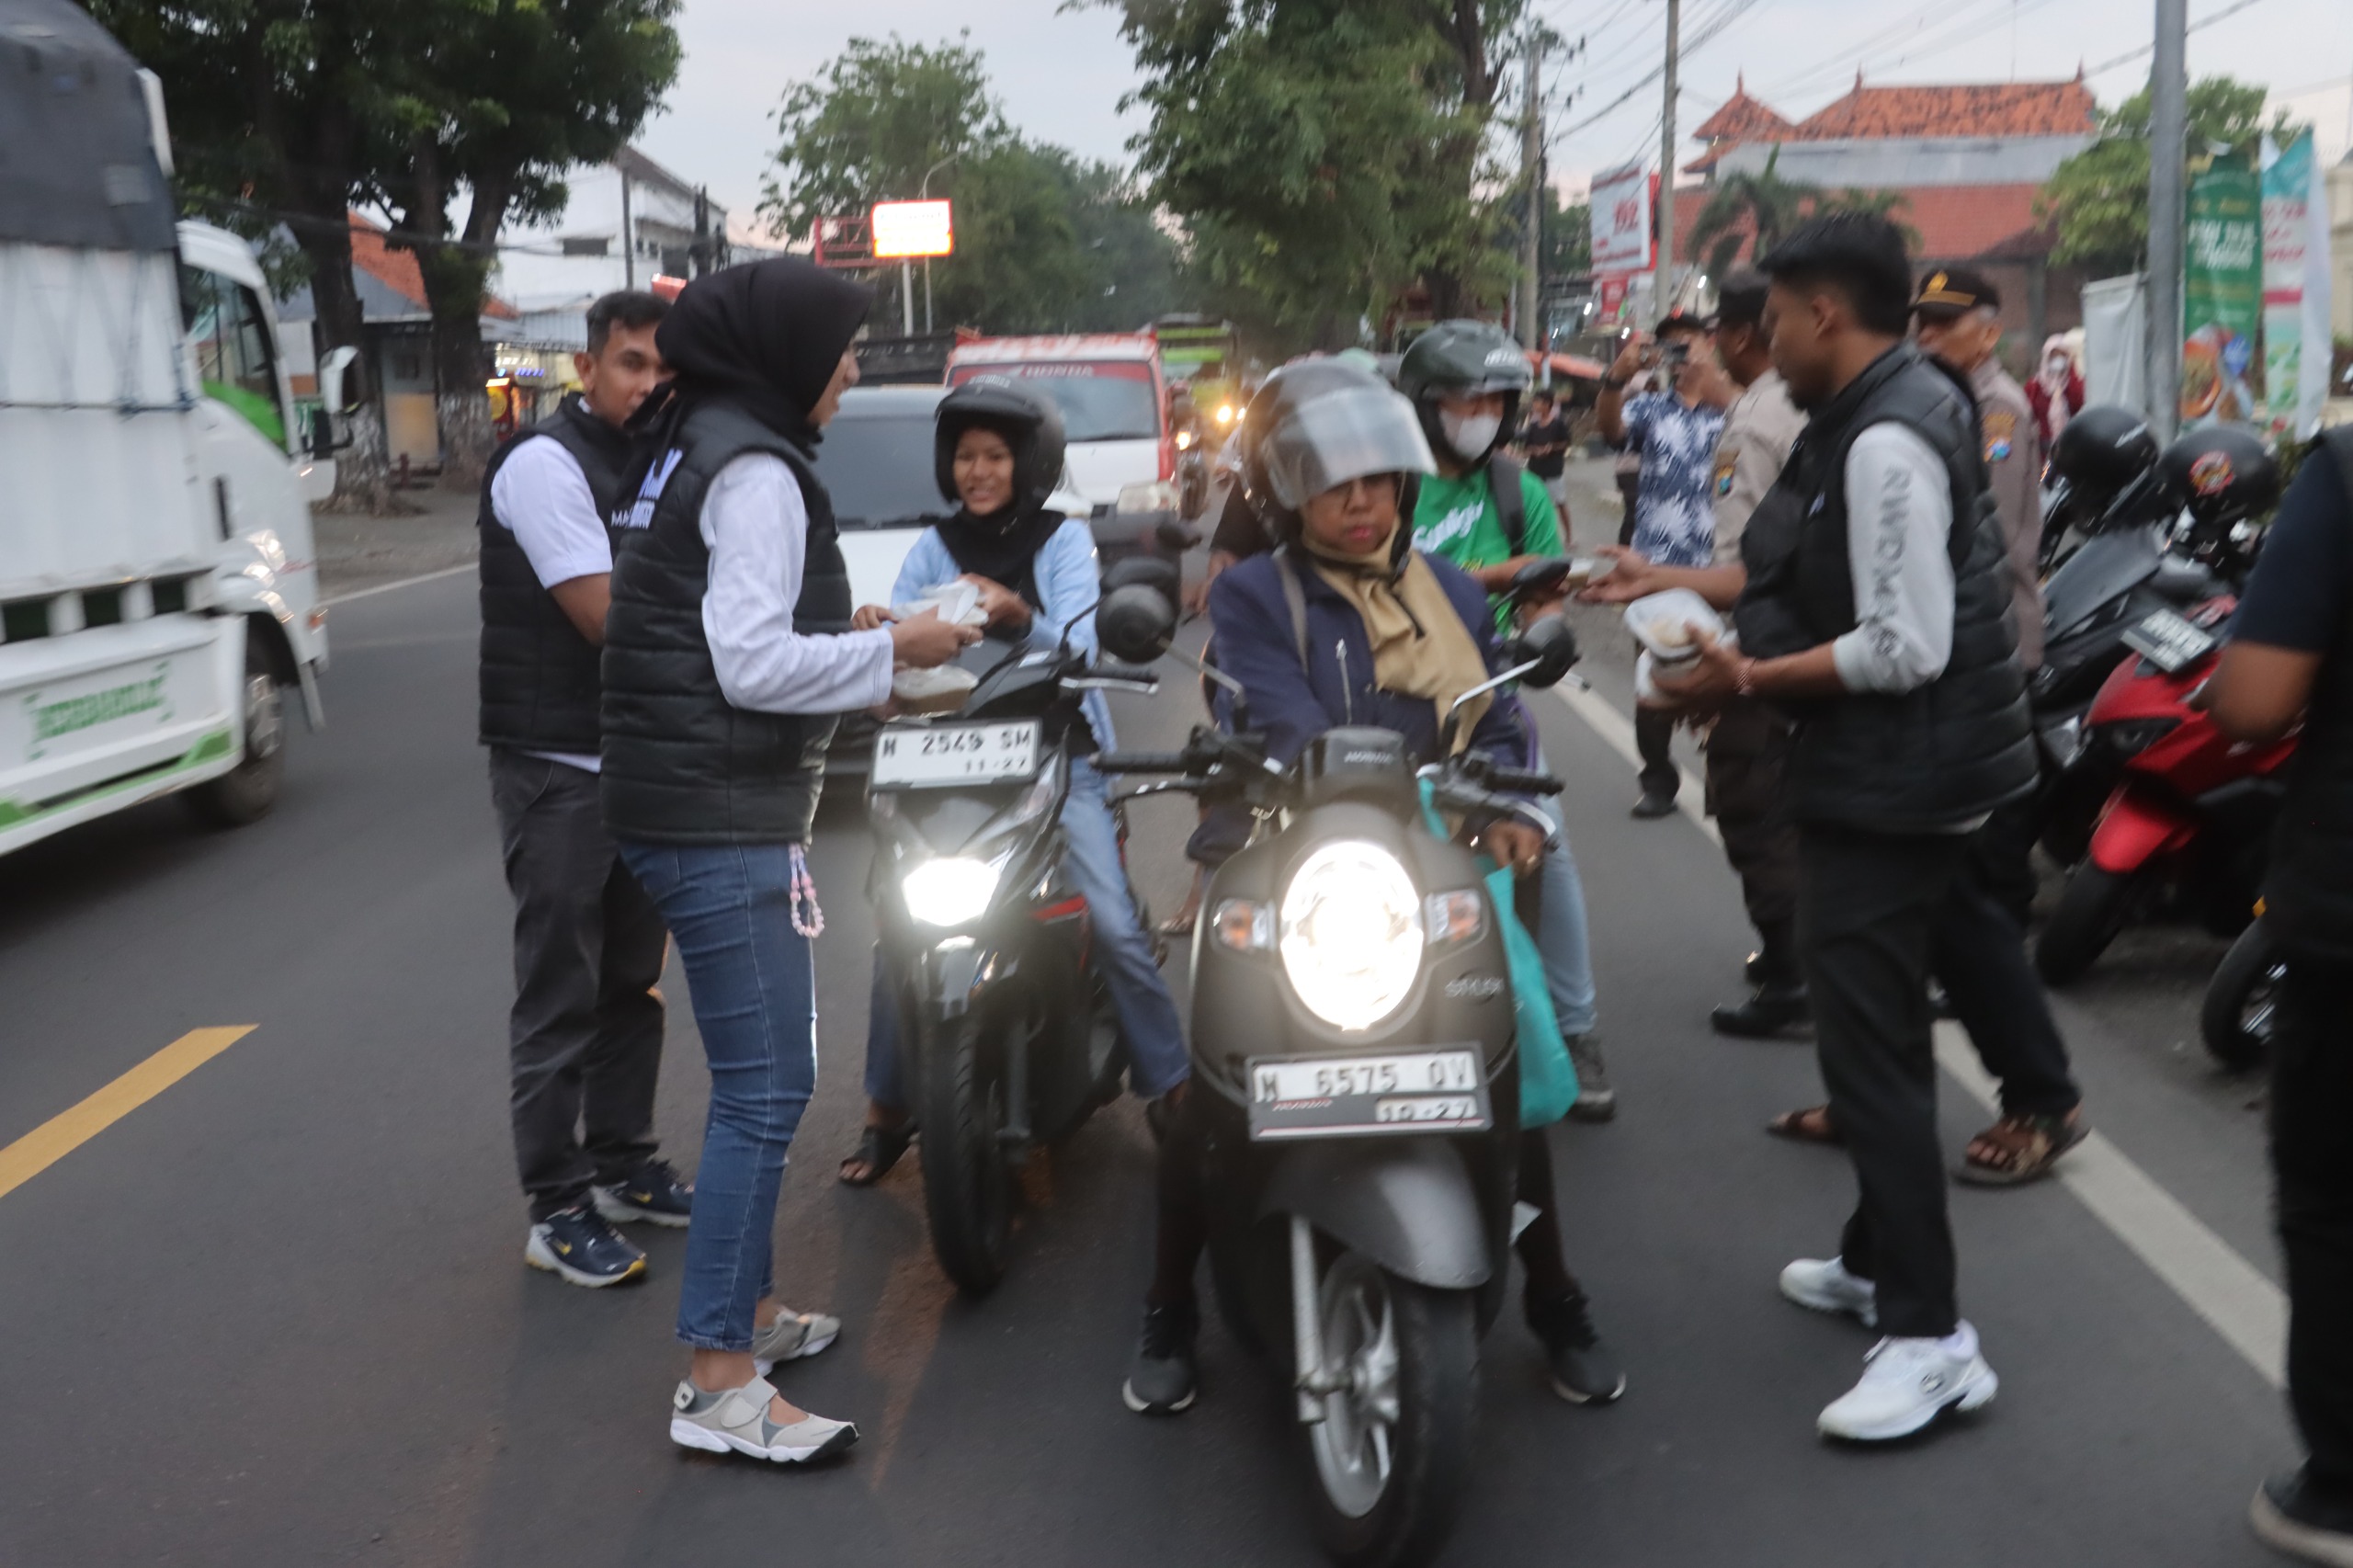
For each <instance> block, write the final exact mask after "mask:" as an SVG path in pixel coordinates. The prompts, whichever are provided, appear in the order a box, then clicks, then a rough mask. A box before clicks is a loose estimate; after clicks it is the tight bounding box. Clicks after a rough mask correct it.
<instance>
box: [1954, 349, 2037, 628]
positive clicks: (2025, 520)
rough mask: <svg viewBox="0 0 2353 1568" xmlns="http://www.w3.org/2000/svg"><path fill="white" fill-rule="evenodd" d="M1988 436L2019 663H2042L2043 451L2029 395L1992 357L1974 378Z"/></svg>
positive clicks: (1980, 416) (1989, 469) (1989, 470)
mask: <svg viewBox="0 0 2353 1568" xmlns="http://www.w3.org/2000/svg"><path fill="white" fill-rule="evenodd" d="M1969 381H1970V386H1971V389H1972V391H1974V392H1976V394H1977V422H1978V426H1979V427H1980V428H1981V429H1982V430H1983V431H1984V437H1985V469H1986V472H1987V473H1988V474H1989V475H1990V476H1991V479H1992V484H1993V490H1994V505H1995V507H1996V508H1997V509H1998V510H1999V511H2000V513H2001V516H2002V541H2003V543H2004V544H2005V545H2006V547H2007V549H2008V552H2009V560H2010V604H2011V608H2012V609H2013V611H2014V612H2015V613H2016V615H2017V618H2018V663H2020V664H2021V665H2025V666H2026V667H2027V668H2028V669H2029V670H2033V669H2038V668H2040V666H2041V664H2042V585H2041V582H2040V578H2039V577H2038V575H2037V574H2036V570H2035V565H2036V560H2037V557H2038V555H2039V553H2040V549H2041V544H2042V449H2041V441H2040V437H2038V436H2037V435H2036V434H2035V427H2034V415H2033V411H2032V410H2031V409H2029V407H2028V405H2027V401H2026V392H2025V389H2023V388H2021V387H2020V386H2019V385H2018V382H2016V381H2012V380H2011V379H2010V375H2009V372H2008V371H2006V370H2005V369H2002V367H2001V364H2000V363H1999V361H1997V360H1995V359H1993V358H1988V359H1987V360H1986V361H1985V362H1984V364H1983V365H1980V366H1978V367H1977V369H1976V370H1975V371H1974V372H1972V374H1971V376H1970V378H1969Z"/></svg>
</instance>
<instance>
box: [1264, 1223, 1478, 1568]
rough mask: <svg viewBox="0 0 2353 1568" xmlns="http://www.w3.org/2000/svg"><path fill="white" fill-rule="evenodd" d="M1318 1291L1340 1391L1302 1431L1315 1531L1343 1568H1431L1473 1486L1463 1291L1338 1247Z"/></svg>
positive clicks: (1474, 1350)
mask: <svg viewBox="0 0 2353 1568" xmlns="http://www.w3.org/2000/svg"><path fill="white" fill-rule="evenodd" d="M1318 1294H1319V1295H1320V1297H1321V1300H1320V1301H1318V1303H1317V1311H1318V1312H1319V1313H1320V1314H1321V1315H1322V1318H1323V1338H1324V1362H1325V1365H1326V1366H1336V1367H1337V1368H1339V1369H1342V1370H1343V1371H1345V1372H1346V1373H1347V1379H1348V1385H1347V1387H1346V1388H1344V1389H1342V1390H1340V1391H1339V1392H1336V1393H1331V1394H1326V1395H1325V1396H1324V1419H1323V1420H1321V1421H1319V1422H1316V1423H1315V1424H1314V1425H1313V1426H1306V1427H1303V1428H1302V1430H1303V1431H1304V1432H1305V1434H1306V1437H1307V1449H1308V1458H1309V1459H1310V1460H1311V1461H1312V1463H1313V1471H1314V1474H1315V1492H1314V1498H1315V1533H1316V1535H1317V1536H1318V1537H1319V1538H1321V1540H1323V1543H1324V1551H1326V1552H1327V1553H1329V1554H1330V1556H1331V1557H1332V1559H1333V1560H1334V1561H1335V1562H1339V1563H1341V1564H1343V1565H1344V1568H1409V1565H1412V1564H1418V1563H1423V1562H1428V1561H1429V1560H1430V1558H1431V1557H1433V1556H1435V1555H1436V1554H1437V1552H1438V1548H1439V1547H1440V1546H1441V1545H1442V1544H1444V1542H1445V1540H1446V1536H1447V1531H1448V1529H1449V1528H1450V1527H1451V1526H1452V1524H1453V1522H1454V1515H1455V1512H1456V1510H1457V1509H1458V1508H1459V1507H1460V1506H1461V1501H1462V1494H1463V1491H1464V1489H1465V1487H1466V1485H1467V1483H1468V1482H1469V1479H1470V1471H1471V1449H1472V1426H1473V1424H1474V1423H1475V1422H1476V1420H1477V1415H1478V1407H1479V1333H1478V1325H1477V1324H1476V1323H1475V1321H1474V1316H1475V1314H1474V1312H1473V1310H1472V1298H1471V1293H1470V1292H1468V1291H1464V1290H1431V1289H1430V1288H1428V1287H1427V1286H1425V1285H1416V1284H1415V1283H1414V1282H1413V1281H1411V1280H1409V1279H1401V1278H1398V1277H1397V1276H1395V1275H1393V1274H1391V1273H1390V1272H1388V1271H1387V1270H1386V1269H1384V1268H1382V1267H1380V1266H1379V1265H1378V1264H1376V1263H1374V1262H1373V1261H1372V1260H1371V1259H1370V1258H1369V1257H1366V1256H1363V1255H1362V1254H1361V1253H1356V1252H1346V1253H1342V1254H1341V1255H1340V1256H1339V1257H1338V1258H1336V1260H1334V1262H1333V1264H1332V1267H1331V1268H1330V1270H1329V1271H1328V1272H1327V1273H1325V1275H1324V1282H1323V1286H1322V1289H1321V1290H1320V1291H1319V1292H1318Z"/></svg>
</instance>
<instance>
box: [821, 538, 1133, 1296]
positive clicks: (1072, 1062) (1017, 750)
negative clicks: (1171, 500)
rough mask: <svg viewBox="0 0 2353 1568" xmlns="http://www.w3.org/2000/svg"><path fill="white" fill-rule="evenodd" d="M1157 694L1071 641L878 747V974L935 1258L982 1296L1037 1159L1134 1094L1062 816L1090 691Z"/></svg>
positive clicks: (874, 787)
mask: <svg viewBox="0 0 2353 1568" xmlns="http://www.w3.org/2000/svg"><path fill="white" fill-rule="evenodd" d="M1137 564H1138V565H1140V566H1148V565H1149V564H1150V563H1149V562H1138V563H1137ZM1119 570H1120V568H1114V572H1115V573H1116V572H1117V571H1119ZM1158 684H1159V683H1158V678H1157V677H1156V676H1154V675H1153V674H1152V673H1151V672H1150V671H1146V670H1124V671H1122V670H1113V669H1096V668H1090V667H1088V661H1087V658H1086V655H1085V654H1084V653H1078V652H1074V651H1073V650H1072V649H1071V648H1070V647H1069V646H1068V642H1067V639H1065V641H1064V645H1063V647H1061V648H1059V649H1057V650H1055V651H1054V652H1051V653H1028V654H1023V653H1014V654H1012V655H1011V656H1008V657H1005V658H1003V659H1002V661H1001V662H998V663H996V664H995V665H994V667H992V668H990V669H989V670H988V672H987V673H986V674H985V675H983V676H981V678H980V681H979V684H978V685H976V686H975V687H973V689H972V695H971V696H970V697H969V698H968V699H966V700H965V702H964V705H963V707H962V709H961V710H960V711H959V712H958V713H957V714H956V715H954V716H953V717H951V718H943V719H937V720H927V719H900V720H893V721H892V722H889V723H886V724H884V725H883V726H882V728H881V731H880V732H879V733H877V734H876V736H875V740H874V752H873V760H872V763H871V765H870V771H869V774H868V778H867V808H868V812H869V814H870V817H871V819H872V823H873V828H874V835H875V856H874V862H873V871H872V881H873V885H872V886H871V888H870V896H871V898H872V903H873V907H874V910H875V919H876V925H877V927H878V930H879V933H880V949H879V951H878V954H877V960H876V961H877V962H878V963H880V964H881V965H882V966H883V969H884V974H885V983H887V984H888V985H889V987H890V988H891V991H892V994H893V996H894V997H895V1000H896V1005H897V1012H898V1019H899V1037H900V1040H899V1057H900V1062H901V1063H902V1071H903V1073H904V1076H905V1078H906V1080H907V1086H908V1090H909V1096H908V1097H909V1101H910V1104H909V1109H910V1110H911V1111H912V1112H913V1113H914V1115H915V1121H916V1124H917V1125H918V1126H919V1127H920V1128H921V1129H922V1131H921V1134H920V1137H919V1139H918V1147H919V1151H920V1153H921V1156H922V1166H923V1185H924V1204H925V1208H926V1211H927V1214H928V1217H929V1220H930V1225H931V1243H932V1249H933V1251H934V1252H935V1253H937V1254H938V1257H939V1264H940V1267H942V1268H943V1269H945V1270H946V1271H947V1273H948V1276H949V1278H951V1279H953V1280H954V1281H955V1282H956V1284H957V1286H958V1287H959V1288H960V1289H961V1290H964V1291H965V1292H966V1293H968V1294H971V1295H976V1296H977V1295H983V1294H985V1293H987V1292H988V1291H990V1290H994V1289H995V1287H996V1285H997V1283H998V1282H999V1281H1000V1280H1001V1279H1003V1278H1004V1277H1005V1270H1006V1261H1007V1252H1008V1244H1009V1242H1010V1239H1011V1233H1012V1222H1013V1210H1014V1205H1015V1199H1016V1197H1017V1187H1018V1184H1017V1180H1016V1176H1017V1172H1018V1170H1019V1167H1020V1165H1022V1163H1023V1162H1024V1161H1025V1160H1027V1159H1028V1157H1029V1153H1030V1152H1031V1151H1032V1150H1033V1149H1035V1148H1036V1147H1037V1146H1038V1145H1040V1144H1041V1143H1049V1142H1055V1141H1057V1140H1060V1139H1062V1138H1065V1137H1067V1136H1069V1134H1070V1133H1072V1132H1073V1131H1076V1130H1077V1128H1078V1127H1079V1125H1080V1124H1081V1123H1082V1122H1084V1121H1085V1120H1086V1118H1087V1117H1088V1116H1089V1115H1091V1114H1092V1113H1093V1112H1094V1111H1095V1109H1096V1108H1097V1107H1099V1106H1102V1105H1106V1104H1108V1103H1109V1102H1110V1101H1111V1100H1112V1099H1114V1098H1116V1097H1117V1096H1118V1095H1119V1093H1120V1074H1121V1073H1122V1071H1123V1070H1124V1069H1125V1068H1126V1066H1127V1062H1128V1050H1127V1044H1126V1041H1125V1040H1123V1039H1122V1038H1121V1035H1120V1028H1119V1022H1118V1017H1117V1015H1116V1013H1115V1012H1114V1011H1113V1009H1112V1007H1111V1005H1110V1000H1109V997H1108V994H1107V992H1106V990H1105V987H1104V984H1103V983H1102V980H1101V978H1100V977H1099V976H1098V975H1097V973H1096V972H1095V971H1094V969H1093V967H1092V965H1091V964H1090V962H1089V955H1090V952H1091V950H1092V948H1093V938H1094V923H1093V920H1092V917H1091V915H1090V913H1089V911H1088V909H1087V906H1086V900H1085V899H1084V898H1082V897H1080V896H1079V895H1078V893H1077V892H1075V890H1074V889H1073V888H1072V886H1071V885H1070V882H1069V880H1068V878H1067V877H1066V875H1065V874H1064V871H1063V855H1064V853H1065V846H1064V841H1063V832H1062V808H1063V801H1064V800H1065V799H1066V798H1067V797H1068V795H1069V792H1070V764H1071V756H1072V743H1073V741H1074V738H1075V737H1076V736H1077V735H1078V734H1079V733H1082V732H1083V729H1084V719H1083V717H1082V715H1081V714H1080V711H1079V706H1078V705H1079V699H1080V698H1081V696H1082V695H1083V694H1084V693H1086V692H1087V691H1090V690H1096V689H1106V690H1121V691H1133V692H1140V693H1146V694H1148V693H1151V692H1153V691H1155V690H1157V689H1158ZM1121 839H1122V842H1123V843H1124V841H1125V834H1124V832H1123V833H1122V835H1121ZM1144 925H1145V928H1146V929H1147V930H1149V929H1150V928H1151V923H1150V922H1149V921H1148V920H1147V921H1145V922H1144Z"/></svg>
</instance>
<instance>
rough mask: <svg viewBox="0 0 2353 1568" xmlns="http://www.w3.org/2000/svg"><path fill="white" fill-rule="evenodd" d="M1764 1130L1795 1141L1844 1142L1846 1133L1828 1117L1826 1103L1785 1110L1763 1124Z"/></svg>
mask: <svg viewBox="0 0 2353 1568" xmlns="http://www.w3.org/2000/svg"><path fill="white" fill-rule="evenodd" d="M1765 1131H1768V1132H1769V1133H1771V1134H1772V1135H1773V1136H1774V1137H1776V1138H1787V1139H1789V1140H1790V1142H1797V1143H1844V1142H1847V1135H1846V1134H1845V1133H1843V1132H1841V1131H1838V1124H1837V1123H1836V1122H1835V1121H1833V1120H1831V1119H1830V1108H1829V1107H1828V1106H1826V1105H1815V1106H1808V1107H1806V1108H1804V1109H1803V1110H1785V1111H1783V1112H1782V1113H1781V1114H1780V1115H1779V1116H1777V1117H1775V1118H1774V1119H1772V1120H1770V1121H1768V1122H1767V1123H1766V1124H1765Z"/></svg>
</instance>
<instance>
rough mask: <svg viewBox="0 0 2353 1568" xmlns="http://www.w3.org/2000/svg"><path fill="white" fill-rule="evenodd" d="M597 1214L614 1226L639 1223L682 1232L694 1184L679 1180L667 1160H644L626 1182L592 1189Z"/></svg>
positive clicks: (691, 1210) (692, 1202) (691, 1208)
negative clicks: (594, 1190)
mask: <svg viewBox="0 0 2353 1568" xmlns="http://www.w3.org/2000/svg"><path fill="white" fill-rule="evenodd" d="M595 1197H596V1199H597V1213H599V1214H602V1215H603V1216H604V1217H605V1218H606V1219H608V1220H609V1221H612V1222H613V1223H614V1224H616V1225H626V1224H628V1223H630V1222H631V1221H633V1220H642V1221H645V1222H646V1223H647V1224H649V1225H667V1226H669V1227H670V1228H671V1229H673V1230H678V1229H683V1228H684V1227H685V1225H686V1223H687V1221H688V1219H689V1218H691V1217H692V1216H693V1213H694V1207H695V1188H694V1183H692V1182H687V1181H680V1180H679V1179H678V1173H677V1172H676V1171H675V1170H673V1169H671V1168H670V1162H669V1161H667V1160H648V1161H646V1162H645V1165H644V1168H642V1170H640V1171H639V1172H638V1173H637V1174H636V1175H635V1176H631V1177H630V1178H629V1179H628V1180H627V1181H617V1182H615V1183H613V1185H612V1186H610V1187H597V1189H596V1192H595Z"/></svg>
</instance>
